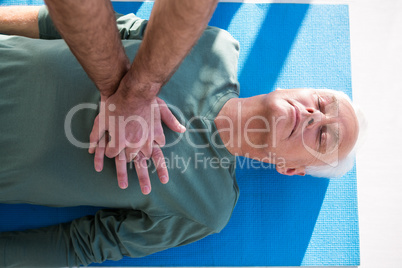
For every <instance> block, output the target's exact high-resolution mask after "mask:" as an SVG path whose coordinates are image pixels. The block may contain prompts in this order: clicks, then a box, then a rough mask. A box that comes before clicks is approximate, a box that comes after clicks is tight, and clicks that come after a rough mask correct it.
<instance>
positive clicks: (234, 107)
mask: <svg viewBox="0 0 402 268" xmlns="http://www.w3.org/2000/svg"><path fill="white" fill-rule="evenodd" d="M264 97H265V95H260V96H254V97H250V98H233V99H230V100H229V101H228V102H226V103H225V105H224V106H223V107H222V109H221V110H220V112H219V113H218V115H217V117H216V119H215V120H214V122H215V124H216V127H217V129H218V132H219V135H220V137H221V139H222V141H223V144H224V145H225V146H226V148H227V150H228V151H229V152H230V153H231V154H233V155H235V156H246V157H249V158H258V157H261V153H265V152H262V150H259V149H256V148H255V147H254V148H253V146H251V145H250V144H251V143H253V142H255V141H256V140H258V139H260V138H261V134H258V133H246V131H245V124H246V122H247V121H248V120H249V119H250V118H253V116H258V117H261V116H266V115H265V114H264V111H266V108H265V107H264V101H263V98H264Z"/></svg>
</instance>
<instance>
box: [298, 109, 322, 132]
mask: <svg viewBox="0 0 402 268" xmlns="http://www.w3.org/2000/svg"><path fill="white" fill-rule="evenodd" d="M302 119H303V124H304V125H305V127H306V128H314V127H315V126H317V125H321V124H323V123H324V122H323V120H325V115H324V114H323V113H321V111H320V110H318V109H316V108H311V107H307V108H306V109H305V111H304V112H303V113H302Z"/></svg>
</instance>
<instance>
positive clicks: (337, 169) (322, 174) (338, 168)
mask: <svg viewBox="0 0 402 268" xmlns="http://www.w3.org/2000/svg"><path fill="white" fill-rule="evenodd" d="M318 90H319V91H326V92H328V93H332V94H335V95H338V96H341V97H343V98H344V99H346V100H347V101H348V102H349V103H350V104H351V105H352V107H353V110H354V111H355V114H356V117H357V121H358V124H359V135H358V138H357V141H356V144H355V146H354V147H353V149H352V150H351V151H350V153H349V154H348V155H347V156H346V157H345V158H343V159H341V160H339V161H338V163H334V164H330V165H322V166H309V167H306V174H307V175H311V176H314V177H319V178H336V177H341V176H343V175H345V174H346V173H347V172H348V171H349V170H351V169H352V168H353V166H354V164H355V158H356V150H357V149H358V148H359V147H360V146H361V144H362V140H363V138H364V135H365V134H366V129H367V121H366V118H365V116H364V114H363V112H362V111H361V109H360V108H359V107H357V106H356V105H355V104H353V102H352V100H351V99H350V98H349V96H348V95H346V94H345V93H344V92H342V91H337V90H332V89H318Z"/></svg>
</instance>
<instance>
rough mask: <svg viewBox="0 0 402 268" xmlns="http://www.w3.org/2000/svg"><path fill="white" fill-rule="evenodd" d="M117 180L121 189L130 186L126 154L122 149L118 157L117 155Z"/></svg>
mask: <svg viewBox="0 0 402 268" xmlns="http://www.w3.org/2000/svg"><path fill="white" fill-rule="evenodd" d="M115 162H116V172H117V182H118V184H119V187H120V188H121V189H126V188H127V187H128V175H127V162H126V154H125V152H124V151H122V152H121V153H120V154H119V155H118V156H117V157H115Z"/></svg>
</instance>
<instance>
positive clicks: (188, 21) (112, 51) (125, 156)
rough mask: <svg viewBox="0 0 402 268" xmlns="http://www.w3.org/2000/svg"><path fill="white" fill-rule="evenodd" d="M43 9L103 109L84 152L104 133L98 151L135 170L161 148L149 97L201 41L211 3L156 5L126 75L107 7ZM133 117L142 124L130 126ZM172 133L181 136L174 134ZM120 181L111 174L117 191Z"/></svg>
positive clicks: (144, 179)
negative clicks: (98, 94)
mask: <svg viewBox="0 0 402 268" xmlns="http://www.w3.org/2000/svg"><path fill="white" fill-rule="evenodd" d="M46 3H47V4H48V7H49V11H50V15H51V16H52V19H53V21H54V23H55V25H56V27H57V28H58V30H59V31H60V33H61V35H62V36H63V38H64V39H65V40H66V42H67V43H68V44H69V46H70V48H71V50H72V51H73V53H74V54H75V56H76V57H77V59H78V60H79V62H80V63H81V64H82V65H83V67H84V69H85V70H86V72H87V73H88V75H89V76H90V77H91V79H92V80H93V81H94V82H95V84H96V85H97V87H98V89H99V90H100V92H101V94H102V96H103V100H105V101H106V103H105V105H104V106H103V109H101V112H100V115H99V119H100V120H97V121H95V123H94V127H93V131H92V133H91V136H90V141H91V144H92V146H91V148H90V152H91V153H93V152H94V150H95V147H96V145H97V144H98V143H99V142H100V143H103V142H102V138H104V137H105V133H106V131H108V134H109V137H111V139H110V140H109V142H108V143H107V147H106V149H105V154H106V155H107V156H108V157H117V156H118V157H119V161H120V162H124V161H131V160H136V163H144V162H145V161H146V159H149V158H152V157H153V156H154V152H155V150H157V152H160V150H159V147H162V146H163V145H164V144H165V136H164V134H163V129H162V125H161V117H162V116H161V110H159V105H158V102H157V100H156V96H157V94H158V92H159V90H160V89H161V87H162V86H163V84H164V83H166V82H167V81H168V79H169V78H170V77H171V76H172V75H173V73H174V71H175V70H176V69H177V67H178V66H179V64H180V63H181V61H182V60H183V59H184V57H185V56H186V55H187V53H188V52H189V51H190V49H191V48H192V46H193V45H194V44H195V42H196V41H197V40H198V38H199V37H200V36H201V34H202V32H203V30H204V29H205V27H206V25H207V23H208V21H209V19H210V17H211V15H212V13H213V11H214V9H215V7H216V4H217V0H199V1H193V0H159V1H156V2H155V4H154V7H153V10H152V13H151V18H150V21H149V23H148V26H147V30H146V34H145V37H144V39H143V42H142V44H141V46H140V48H139V51H138V53H137V55H136V57H135V59H134V62H133V64H132V66H131V68H130V66H129V65H128V60H127V57H126V56H125V54H124V49H123V47H122V45H121V41H120V38H119V36H118V33H117V29H116V24H115V23H114V16H113V10H112V7H111V4H110V2H109V1H100V0H87V1H84V2H81V1H79V3H77V1H56V0H47V1H46ZM94 7H96V8H94ZM72 18H73V19H72ZM112 21H113V22H112ZM99 32H101V33H102V38H99V36H98V34H99ZM129 68H130V69H129ZM128 69H129V70H128ZM127 71H128V72H127ZM126 72H127V73H126ZM123 76H124V77H123ZM117 85H118V88H117V90H116V86H117ZM106 99H107V100H106ZM133 116H134V117H135V118H136V119H141V120H129V119H130V118H133ZM117 118H119V120H113V122H112V121H111V120H109V119H117ZM120 119H122V120H120ZM99 122H100V123H99ZM172 124H176V122H173V121H172ZM176 125H177V124H176ZM176 131H180V132H182V131H184V129H183V128H180V127H179V126H178V128H177V130H176ZM155 148H156V149H155ZM136 171H137V174H139V180H140V184H141V186H142V187H141V188H142V190H143V193H144V194H148V193H149V192H150V190H151V184H150V180H149V176H148V170H147V169H146V168H144V165H137V166H136ZM126 173H127V172H126V171H125V170H120V172H119V171H118V174H120V175H118V181H119V186H120V187H121V188H125V187H127V185H128V184H127V176H126ZM167 175H168V174H167V173H166V174H163V175H162V176H160V179H161V181H162V182H164V183H166V182H167V181H168V177H167Z"/></svg>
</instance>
